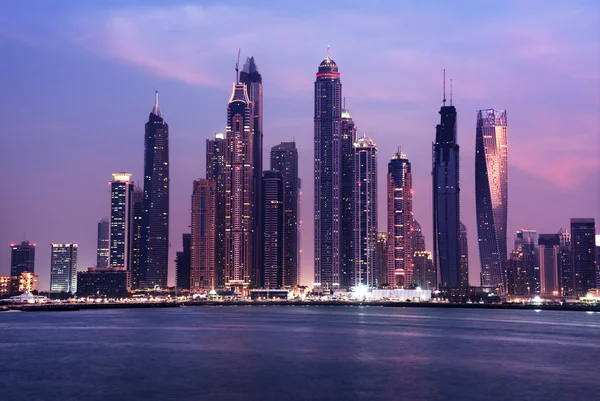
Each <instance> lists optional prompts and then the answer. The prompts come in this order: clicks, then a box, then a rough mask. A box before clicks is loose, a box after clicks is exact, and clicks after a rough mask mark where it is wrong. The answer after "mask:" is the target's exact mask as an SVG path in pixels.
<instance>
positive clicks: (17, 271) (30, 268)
mask: <svg viewBox="0 0 600 401" xmlns="http://www.w3.org/2000/svg"><path fill="white" fill-rule="evenodd" d="M23 272H29V273H34V272H35V244H33V243H31V242H29V241H23V242H21V244H20V245H17V244H10V275H11V276H20V275H21V273H23Z"/></svg>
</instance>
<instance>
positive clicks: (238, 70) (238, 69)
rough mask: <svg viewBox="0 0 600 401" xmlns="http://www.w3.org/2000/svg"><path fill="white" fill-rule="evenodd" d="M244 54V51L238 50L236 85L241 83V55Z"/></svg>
mask: <svg viewBox="0 0 600 401" xmlns="http://www.w3.org/2000/svg"><path fill="white" fill-rule="evenodd" d="M241 52H242V49H241V48H240V49H238V58H237V61H236V63H235V83H236V84H239V83H240V53H241Z"/></svg>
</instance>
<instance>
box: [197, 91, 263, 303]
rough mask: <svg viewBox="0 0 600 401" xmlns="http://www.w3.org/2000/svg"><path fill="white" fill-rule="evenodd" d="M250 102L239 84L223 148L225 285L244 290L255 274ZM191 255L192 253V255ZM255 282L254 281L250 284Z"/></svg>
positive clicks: (252, 142) (229, 104) (253, 171)
mask: <svg viewBox="0 0 600 401" xmlns="http://www.w3.org/2000/svg"><path fill="white" fill-rule="evenodd" d="M253 121H254V120H253V118H251V103H250V99H249V98H248V93H247V91H246V85H245V84H243V83H239V82H237V83H235V84H233V91H232V94H231V98H230V99H229V102H228V105H227V128H226V135H227V136H226V147H225V149H226V151H225V257H226V260H225V287H226V288H229V289H232V290H236V291H238V292H242V293H247V291H248V289H249V287H250V285H251V279H253V280H255V283H256V281H258V282H260V277H257V273H256V270H257V269H255V265H254V263H255V259H254V245H255V242H254V237H253V235H254V234H255V220H254V217H255V216H254V212H255V197H254V185H255V182H256V181H255V180H254V173H255V168H254V137H253V131H252V126H253ZM192 257H193V255H192ZM252 285H255V284H252Z"/></svg>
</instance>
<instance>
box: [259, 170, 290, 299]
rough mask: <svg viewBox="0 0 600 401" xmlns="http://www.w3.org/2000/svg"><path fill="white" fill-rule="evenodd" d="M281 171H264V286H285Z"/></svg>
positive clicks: (262, 275) (262, 274)
mask: <svg viewBox="0 0 600 401" xmlns="http://www.w3.org/2000/svg"><path fill="white" fill-rule="evenodd" d="M283 180H284V178H283V176H282V175H281V173H280V172H279V171H276V170H268V171H265V172H264V173H263V179H262V183H263V190H262V193H263V203H264V204H263V216H264V218H265V219H264V222H263V239H262V241H261V243H262V244H263V269H262V273H261V277H262V279H263V281H262V283H261V284H262V285H261V287H263V288H273V289H275V288H281V287H283V275H284V274H283V266H284V262H283V255H284V248H285V242H284V229H283V222H284V185H283Z"/></svg>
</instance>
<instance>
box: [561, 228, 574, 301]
mask: <svg viewBox="0 0 600 401" xmlns="http://www.w3.org/2000/svg"><path fill="white" fill-rule="evenodd" d="M558 238H559V241H560V243H559V247H558V280H559V286H560V290H559V291H560V295H562V296H573V295H575V272H574V271H573V260H572V259H571V235H570V234H569V232H568V231H567V230H565V229H563V228H561V229H560V230H559V231H558Z"/></svg>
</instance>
